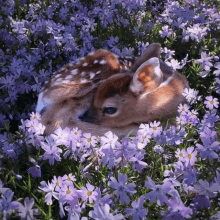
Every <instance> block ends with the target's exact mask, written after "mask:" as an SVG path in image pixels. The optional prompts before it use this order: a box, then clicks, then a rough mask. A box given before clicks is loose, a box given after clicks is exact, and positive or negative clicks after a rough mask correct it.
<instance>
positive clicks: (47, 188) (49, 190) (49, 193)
mask: <svg viewBox="0 0 220 220" xmlns="http://www.w3.org/2000/svg"><path fill="white" fill-rule="evenodd" d="M40 184H41V185H40V186H39V187H38V188H39V189H41V190H42V191H44V192H46V195H45V202H46V204H47V205H52V197H54V198H55V199H58V193H57V192H55V191H54V188H55V184H54V183H49V181H48V184H47V183H46V182H45V181H42V182H40Z"/></svg>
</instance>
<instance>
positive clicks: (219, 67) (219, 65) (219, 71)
mask: <svg viewBox="0 0 220 220" xmlns="http://www.w3.org/2000/svg"><path fill="white" fill-rule="evenodd" d="M214 67H215V68H216V69H217V70H215V71H214V72H213V74H215V76H220V62H217V63H215V65H214Z"/></svg>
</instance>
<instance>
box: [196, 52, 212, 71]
mask: <svg viewBox="0 0 220 220" xmlns="http://www.w3.org/2000/svg"><path fill="white" fill-rule="evenodd" d="M210 60H212V57H207V56H206V52H202V53H201V59H198V60H195V63H198V64H200V63H201V64H202V68H203V69H204V70H206V71H208V70H210V67H212V63H211V62H210Z"/></svg>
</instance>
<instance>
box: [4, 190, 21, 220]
mask: <svg viewBox="0 0 220 220" xmlns="http://www.w3.org/2000/svg"><path fill="white" fill-rule="evenodd" d="M13 196H14V192H13V191H12V190H10V189H5V190H3V191H2V195H1V199H0V213H1V214H3V219H9V217H10V214H11V210H18V209H19V208H20V206H21V203H20V202H16V201H12V198H13Z"/></svg>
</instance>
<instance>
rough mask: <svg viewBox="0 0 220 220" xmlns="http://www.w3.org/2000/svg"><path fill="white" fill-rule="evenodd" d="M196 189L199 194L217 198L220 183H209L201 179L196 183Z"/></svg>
mask: <svg viewBox="0 0 220 220" xmlns="http://www.w3.org/2000/svg"><path fill="white" fill-rule="evenodd" d="M195 190H196V191H197V192H198V193H199V195H204V196H207V197H208V198H215V197H216V196H217V193H218V192H219V191H220V184H219V183H209V182H208V181H206V180H201V179H200V180H199V183H198V184H195Z"/></svg>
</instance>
